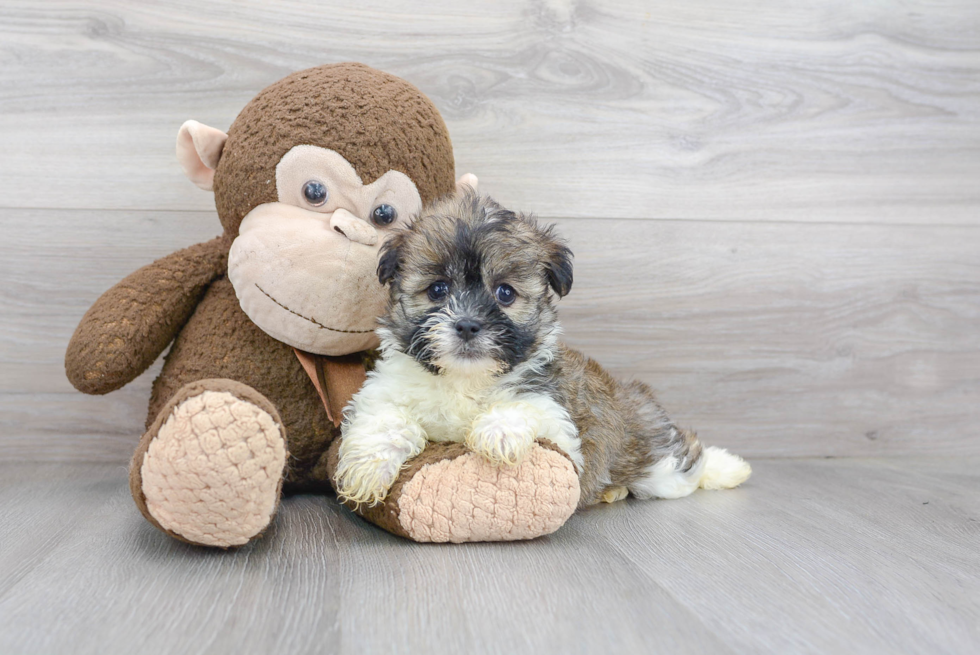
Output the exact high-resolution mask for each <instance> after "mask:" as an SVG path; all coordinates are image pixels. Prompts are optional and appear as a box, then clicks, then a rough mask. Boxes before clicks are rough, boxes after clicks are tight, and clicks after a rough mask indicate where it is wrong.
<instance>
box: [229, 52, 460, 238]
mask: <svg viewBox="0 0 980 655" xmlns="http://www.w3.org/2000/svg"><path fill="white" fill-rule="evenodd" d="M299 94H302V95H304V96H305V98H306V101H305V104H304V106H303V107H302V108H301V110H297V107H296V102H295V98H296V97H297V95H299ZM297 145H313V146H319V147H321V148H329V149H331V150H336V151H337V152H339V153H340V154H341V155H343V156H344V158H345V159H347V161H349V162H350V163H351V164H353V166H354V168H355V169H356V170H357V172H358V174H359V175H360V176H361V181H362V182H364V184H370V183H371V182H374V181H375V180H376V179H378V178H379V177H381V175H383V174H384V173H386V172H387V171H390V170H395V171H401V172H402V173H404V174H405V175H407V176H408V177H409V178H411V180H412V181H413V182H415V186H416V187H417V188H418V190H419V194H420V195H421V196H422V202H423V204H427V203H429V202H431V201H433V200H435V199H436V198H438V197H439V196H442V195H445V194H447V193H452V191H453V189H454V188H455V182H456V178H455V175H456V172H455V165H454V162H453V149H452V143H451V142H450V140H449V131H448V130H447V129H446V124H445V123H444V122H443V120H442V117H441V116H440V115H439V112H438V110H436V108H435V106H434V105H433V104H432V102H431V101H430V100H429V99H428V98H426V97H425V95H423V94H422V92H421V91H419V90H418V89H417V88H415V87H414V86H412V85H411V84H409V83H408V82H406V81H405V80H402V79H401V78H398V77H395V76H394V75H389V74H388V73H383V72H381V71H379V70H375V69H373V68H371V67H369V66H365V65H364V64H357V63H342V64H333V65H328V66H319V67H317V68H310V69H308V70H303V71H299V72H296V73H293V74H292V75H289V76H287V77H285V78H283V79H282V80H280V81H278V82H276V83H275V84H272V85H271V86H269V87H267V88H266V89H264V90H263V91H261V92H259V94H258V95H257V96H255V98H254V99H253V100H252V101H251V102H249V103H248V104H247V105H246V106H245V108H244V109H242V111H241V113H240V114H239V115H238V118H237V119H235V123H234V124H233V125H232V126H231V129H229V130H228V141H227V142H226V143H225V147H224V151H223V152H222V155H221V160H220V161H219V162H218V168H217V169H216V170H215V175H214V194H215V202H216V204H217V206H218V214H219V215H220V216H221V222H222V225H224V228H225V231H226V232H227V233H228V234H230V235H235V234H237V233H238V226H239V224H240V223H241V222H242V218H244V216H245V214H247V213H248V212H249V211H251V209H252V208H253V207H255V206H256V205H260V204H262V203H265V202H275V201H276V197H277V196H276V175H275V167H276V164H277V163H278V162H279V160H280V159H282V156H283V155H284V154H286V153H287V152H288V151H289V150H290V149H291V148H293V147H294V146H297Z"/></svg>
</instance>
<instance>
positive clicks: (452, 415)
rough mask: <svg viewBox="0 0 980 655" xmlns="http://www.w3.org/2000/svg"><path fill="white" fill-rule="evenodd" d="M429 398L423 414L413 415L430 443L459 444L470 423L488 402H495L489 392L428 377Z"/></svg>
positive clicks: (486, 406)
mask: <svg viewBox="0 0 980 655" xmlns="http://www.w3.org/2000/svg"><path fill="white" fill-rule="evenodd" d="M429 378H430V383H431V386H430V387H429V389H430V391H431V395H430V396H429V400H428V402H426V401H422V402H421V403H420V405H421V406H425V405H429V406H428V407H427V408H426V410H425V411H421V412H419V411H416V417H417V418H418V420H419V422H420V423H421V424H422V427H423V429H424V430H425V431H426V434H427V435H428V438H429V440H430V441H462V440H463V439H464V437H465V436H466V434H467V433H469V431H470V428H471V426H472V425H473V421H474V420H475V419H476V418H477V417H478V416H479V415H481V414H483V413H484V412H486V411H487V408H488V407H489V405H490V404H491V399H493V400H494V401H497V400H498V399H497V398H496V397H495V396H496V394H493V393H492V392H491V390H489V389H483V388H474V386H472V385H466V384H460V383H459V381H456V380H452V379H446V378H443V377H442V376H436V375H431V374H429Z"/></svg>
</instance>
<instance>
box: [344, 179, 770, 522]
mask: <svg viewBox="0 0 980 655" xmlns="http://www.w3.org/2000/svg"><path fill="white" fill-rule="evenodd" d="M378 276H379V279H380V280H381V283H382V284H390V287H389V288H390V305H389V311H388V313H387V315H386V316H385V317H384V318H383V319H381V325H382V327H381V328H379V330H378V334H379V336H380V338H381V351H382V357H381V359H380V360H379V361H378V362H377V365H376V367H375V369H374V371H372V372H371V373H369V375H368V379H367V381H366V382H365V384H364V386H363V387H362V388H361V390H360V391H359V392H358V393H357V394H356V395H355V396H354V398H353V400H352V401H351V404H350V405H348V407H347V409H346V410H345V417H344V422H343V426H342V430H343V442H342V444H341V447H340V459H339V464H338V468H337V473H336V480H335V481H336V483H337V489H338V492H339V494H340V496H341V498H343V499H344V500H349V501H354V502H356V503H368V504H376V503H378V502H380V501H382V500H383V499H384V498H385V496H386V494H387V493H388V490H389V488H390V487H391V485H392V483H393V482H394V481H395V478H396V477H397V475H398V472H399V470H400V469H401V468H402V466H403V465H404V464H405V462H406V461H408V460H409V459H410V458H412V457H414V456H415V455H418V454H419V453H420V452H421V451H422V449H423V448H425V444H426V442H427V441H463V442H465V443H466V445H467V446H468V447H469V448H470V449H471V450H473V451H475V452H477V453H480V454H481V455H483V456H484V457H486V458H487V459H488V460H490V461H491V462H494V463H497V464H500V465H510V466H513V465H517V464H519V463H520V462H521V460H522V458H523V457H524V456H525V454H526V453H527V452H528V451H529V449H530V448H531V446H532V445H533V444H534V441H535V440H536V439H541V440H545V441H548V442H551V443H552V444H554V445H555V446H557V447H558V448H559V449H561V450H562V451H563V452H564V453H565V454H566V455H568V457H569V458H570V459H571V461H572V462H573V463H574V465H575V468H576V471H577V473H578V475H579V479H580V486H581V497H580V501H579V506H580V507H583V506H587V505H592V504H595V503H598V502H601V501H605V502H614V501H617V500H620V499H622V498H625V497H626V496H627V495H628V494H629V493H632V494H633V495H634V496H636V497H638V498H679V497H682V496H686V495H688V494H690V493H691V492H693V491H694V490H695V489H697V488H698V487H702V488H705V489H721V488H730V487H735V486H737V485H739V484H741V483H742V482H744V481H745V480H746V479H748V477H749V475H750V473H751V469H750V468H749V465H748V464H747V463H746V462H745V461H743V460H742V459H741V458H739V457H737V456H736V455H732V454H729V453H728V452H727V451H725V450H722V449H718V448H704V447H702V445H701V442H700V441H698V438H697V435H695V433H694V432H691V431H689V430H684V429H681V428H678V427H676V426H675V425H674V424H673V423H672V422H671V421H670V419H669V418H668V417H667V414H666V412H664V410H663V408H662V407H661V406H660V405H659V404H658V403H657V401H656V399H655V397H654V395H653V392H652V391H651V390H650V388H649V387H647V385H645V384H643V383H641V382H629V383H620V382H617V381H616V380H614V379H613V378H612V377H610V376H609V375H608V374H607V373H606V372H605V371H604V370H603V369H602V368H601V367H600V366H599V365H598V364H597V363H595V362H594V361H592V360H591V359H588V358H587V357H585V356H583V355H582V354H580V353H578V352H576V351H574V350H572V349H570V348H566V347H565V346H564V345H562V344H561V343H559V341H558V335H559V333H560V327H559V324H558V318H557V314H556V312H555V297H556V296H557V297H559V298H560V297H562V296H564V295H565V294H567V293H568V292H569V290H570V289H571V286H572V253H571V251H570V250H569V249H568V247H567V246H566V245H565V244H564V242H563V241H561V240H560V239H559V238H557V237H556V236H555V234H554V232H553V227H547V228H542V227H540V226H539V225H538V223H537V221H536V220H535V219H534V218H533V217H531V216H527V215H523V214H515V213H513V212H510V211H507V210H506V209H503V208H502V207H500V206H499V205H498V204H497V203H495V202H494V201H493V200H491V199H489V198H487V197H485V196H479V195H476V194H475V193H472V192H470V193H464V194H462V195H459V196H457V197H455V198H450V199H447V200H444V201H442V202H440V203H437V204H436V205H435V206H433V207H431V208H430V209H429V210H428V211H426V212H424V214H423V215H422V216H420V217H419V218H418V219H417V220H416V221H415V222H414V223H413V225H412V226H411V227H410V228H408V229H407V230H405V231H402V232H399V233H396V234H395V235H394V236H393V237H392V238H391V239H390V240H389V241H388V243H387V244H386V245H385V246H384V248H383V249H382V255H381V259H380V263H379V266H378Z"/></svg>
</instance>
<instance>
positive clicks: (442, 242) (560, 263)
mask: <svg viewBox="0 0 980 655" xmlns="http://www.w3.org/2000/svg"><path fill="white" fill-rule="evenodd" d="M378 278H379V279H380V280H381V283H382V284H386V283H390V293H391V303H390V305H389V311H388V314H387V316H385V317H384V318H383V319H382V329H381V330H380V331H379V334H380V335H381V339H382V344H383V346H384V347H385V348H393V349H395V350H398V351H401V352H404V353H406V354H408V355H411V356H412V357H414V358H415V359H416V360H418V361H419V362H420V363H421V364H422V365H423V366H425V367H426V368H428V369H429V370H430V371H432V372H440V371H460V372H477V371H481V372H488V373H505V372H507V371H510V370H511V369H513V368H514V367H515V366H518V365H519V364H521V363H523V362H526V361H528V360H529V359H530V358H532V357H534V356H535V355H538V354H540V353H541V352H542V350H547V349H550V348H552V347H553V346H554V341H555V336H556V334H557V327H558V324H557V317H556V314H555V308H554V296H555V295H557V296H559V297H561V296H564V295H565V294H567V293H568V292H569V290H570V289H571V286H572V252H571V251H570V250H569V249H568V247H567V246H566V245H565V244H564V242H563V241H561V240H560V239H559V238H558V237H556V236H555V235H554V234H553V229H552V227H550V226H549V227H547V228H542V227H541V226H539V225H538V223H537V221H536V220H535V219H534V218H533V217H531V216H528V215H523V214H515V213H514V212H511V211H508V210H506V209H503V208H502V207H500V205H498V204H497V203H495V202H494V201H493V200H491V199H490V198H488V197H486V196H479V195H477V194H475V193H472V192H471V193H465V194H462V195H458V196H456V197H453V198H449V199H447V200H443V201H441V202H439V203H437V204H436V205H434V206H432V207H431V208H429V209H428V210H427V211H425V212H423V214H422V215H421V216H420V217H419V218H418V219H417V220H416V221H415V222H414V223H413V224H412V226H411V227H410V228H408V229H406V230H404V231H402V232H399V233H397V234H395V235H394V236H393V237H392V238H391V239H390V240H389V241H388V242H387V244H385V246H384V248H383V249H382V254H381V259H380V264H379V265H378Z"/></svg>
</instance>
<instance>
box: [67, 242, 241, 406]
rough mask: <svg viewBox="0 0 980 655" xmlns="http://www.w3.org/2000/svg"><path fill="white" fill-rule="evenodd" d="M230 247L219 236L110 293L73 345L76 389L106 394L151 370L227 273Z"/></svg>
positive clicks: (70, 363) (70, 356)
mask: <svg viewBox="0 0 980 655" xmlns="http://www.w3.org/2000/svg"><path fill="white" fill-rule="evenodd" d="M230 244H231V241H230V240H228V239H227V238H222V237H219V238H217V239H214V240H212V241H208V242H206V243H199V244H197V245H195V246H191V247H190V248H185V249H183V250H178V251H177V252H175V253H173V254H170V255H167V256H166V257H163V258H161V259H158V260H157V261H155V262H153V263H152V264H149V265H147V266H144V267H143V268H141V269H139V270H138V271H136V272H135V273H132V274H130V275H128V276H127V277H126V278H124V279H123V280H122V281H120V282H118V283H117V284H116V285H115V286H114V287H112V288H111V289H109V290H108V291H106V292H105V293H104V294H103V295H102V297H101V298H99V299H98V301H96V303H95V304H94V305H92V306H91V307H90V308H89V310H88V311H87V312H85V316H84V317H83V318H82V320H81V322H80V323H79V324H78V328H76V330H75V334H74V335H72V338H71V341H70V342H69V343H68V352H67V354H66V355H65V372H66V373H67V374H68V379H69V380H70V381H71V383H72V384H73V385H74V386H75V388H76V389H78V390H79V391H82V392H84V393H91V394H105V393H109V392H110V391H115V390H116V389H119V388H120V387H122V386H123V385H125V384H127V383H128V382H131V381H132V380H133V379H135V378H136V377H137V376H138V375H139V374H140V373H142V372H143V371H145V370H146V369H147V368H148V367H149V366H150V364H152V363H153V362H154V361H155V360H156V358H157V357H159V356H160V353H162V352H163V349H164V348H166V347H167V344H169V343H170V342H171V341H173V339H174V337H175V336H176V335H177V333H178V332H179V331H180V329H181V328H182V327H183V326H184V324H185V323H186V322H187V319H188V318H190V315H191V313H192V312H193V311H194V308H195V307H196V306H197V304H198V302H200V300H201V297H202V296H203V295H204V293H205V291H206V290H207V287H208V284H209V283H210V282H211V280H213V279H214V278H216V277H217V276H219V275H221V274H223V273H224V271H225V270H226V269H227V267H228V247H229V246H230Z"/></svg>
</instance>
